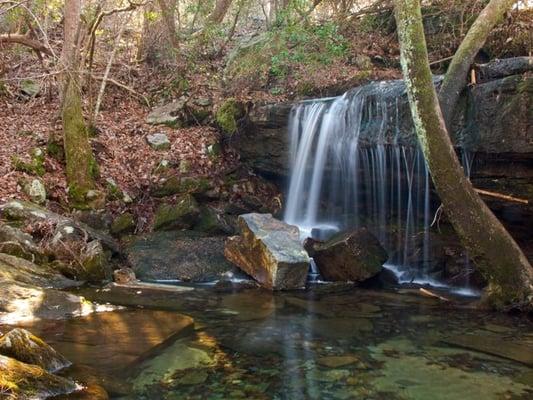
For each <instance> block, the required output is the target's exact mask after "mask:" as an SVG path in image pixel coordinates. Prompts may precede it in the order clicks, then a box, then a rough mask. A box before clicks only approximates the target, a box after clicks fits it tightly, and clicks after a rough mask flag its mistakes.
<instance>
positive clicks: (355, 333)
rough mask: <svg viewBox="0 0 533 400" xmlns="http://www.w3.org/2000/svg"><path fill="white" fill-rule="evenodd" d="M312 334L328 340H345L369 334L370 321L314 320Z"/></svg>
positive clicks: (371, 325) (345, 319) (353, 319)
mask: <svg viewBox="0 0 533 400" xmlns="http://www.w3.org/2000/svg"><path fill="white" fill-rule="evenodd" d="M312 329H313V332H316V333H317V334H319V335H320V336H323V337H325V338H329V339H347V338H355V337H359V336H361V335H362V334H364V333H370V332H372V330H373V329H374V327H373V324H372V321H371V320H369V319H366V318H327V319H318V320H315V321H314V323H313V326H312Z"/></svg>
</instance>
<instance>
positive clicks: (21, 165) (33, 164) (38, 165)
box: [11, 148, 46, 176]
mask: <svg viewBox="0 0 533 400" xmlns="http://www.w3.org/2000/svg"><path fill="white" fill-rule="evenodd" d="M11 165H12V166H13V169H15V170H16V171H21V172H26V173H27V174H31V175H38V176H43V175H44V173H45V172H46V171H45V169H44V153H43V151H42V150H41V149H39V148H36V149H34V150H33V152H32V155H31V161H30V162H26V161H24V160H22V159H20V158H19V157H18V156H17V155H13V156H12V157H11Z"/></svg>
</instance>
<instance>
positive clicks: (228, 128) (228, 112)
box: [215, 98, 244, 136]
mask: <svg viewBox="0 0 533 400" xmlns="http://www.w3.org/2000/svg"><path fill="white" fill-rule="evenodd" d="M243 114H244V113H243V110H242V107H241V106H240V105H239V104H238V103H237V101H236V100H235V99H233V98H230V99H227V100H226V101H225V102H224V103H222V105H221V106H220V108H219V109H218V110H217V113H216V116H215V119H216V121H217V124H218V126H219V127H220V129H222V131H223V132H224V133H225V134H226V135H227V136H231V135H233V134H234V133H236V132H237V121H238V120H239V119H240V118H242V117H243Z"/></svg>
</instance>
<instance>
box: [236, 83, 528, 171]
mask: <svg viewBox="0 0 533 400" xmlns="http://www.w3.org/2000/svg"><path fill="white" fill-rule="evenodd" d="M532 91H533V78H532V77H531V76H528V75H527V74H523V75H512V76H508V77H504V78H500V79H496V80H491V81H488V82H485V83H481V84H478V85H475V86H472V87H469V88H468V89H467V90H465V93H464V95H463V97H462V99H461V102H460V105H459V107H458V110H457V112H456V114H455V118H454V120H455V122H454V133H453V137H454V141H455V143H456V144H457V146H458V147H461V148H465V149H467V150H469V151H471V152H474V153H476V154H478V153H479V155H480V158H481V159H483V160H485V161H490V160H494V162H495V164H502V161H505V160H508V161H510V162H512V163H513V164H517V167H518V169H519V170H520V171H521V170H523V169H524V167H527V165H524V166H521V165H518V164H523V163H525V164H528V165H530V163H531V162H532V161H533V108H532V107H531V92H532ZM397 104H398V115H399V116H400V119H401V121H400V126H401V128H402V131H404V132H406V135H405V137H404V138H403V139H402V141H403V142H404V143H405V144H409V143H413V141H414V134H412V122H411V118H410V113H409V108H408V104H407V98H406V97H405V96H402V98H401V99H400V101H399V102H398V103H397ZM293 105H294V104H292V103H283V104H267V105H263V106H256V107H254V108H253V109H252V110H251V111H250V113H249V115H248V118H247V121H246V123H245V125H244V127H243V129H242V130H241V132H240V133H239V135H238V136H237V138H236V140H235V142H234V146H235V147H236V148H237V149H238V151H239V153H240V155H241V158H242V160H243V161H245V162H247V163H248V164H249V165H250V166H252V168H254V169H255V170H256V171H257V172H259V173H261V174H264V175H267V176H275V177H285V176H287V175H288V152H289V148H290V144H289V136H288V132H287V125H288V122H289V115H290V112H291V108H292V106H293ZM409 132H411V133H409ZM362 145H364V143H363V144H362ZM521 173H522V172H521Z"/></svg>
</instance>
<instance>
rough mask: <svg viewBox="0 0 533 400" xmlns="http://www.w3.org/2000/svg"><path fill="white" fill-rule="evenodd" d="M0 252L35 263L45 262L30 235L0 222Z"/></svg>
mask: <svg viewBox="0 0 533 400" xmlns="http://www.w3.org/2000/svg"><path fill="white" fill-rule="evenodd" d="M0 252H2V253H6V254H11V255H13V256H16V257H21V258H25V259H26V260H30V261H35V262H45V261H46V259H47V257H46V255H45V254H44V253H43V251H42V250H41V249H40V248H39V247H38V246H37V244H36V243H35V241H34V240H33V237H32V236H31V235H29V234H27V233H25V232H22V231H21V230H20V229H19V228H15V227H12V226H10V225H7V224H4V223H2V222H0Z"/></svg>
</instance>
